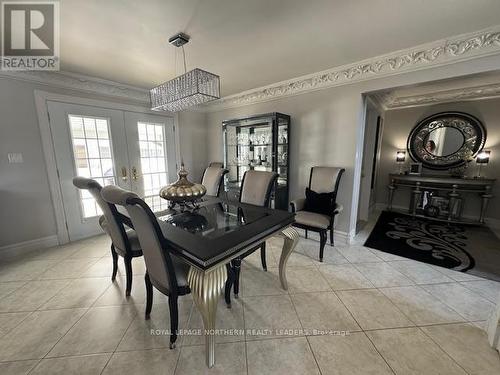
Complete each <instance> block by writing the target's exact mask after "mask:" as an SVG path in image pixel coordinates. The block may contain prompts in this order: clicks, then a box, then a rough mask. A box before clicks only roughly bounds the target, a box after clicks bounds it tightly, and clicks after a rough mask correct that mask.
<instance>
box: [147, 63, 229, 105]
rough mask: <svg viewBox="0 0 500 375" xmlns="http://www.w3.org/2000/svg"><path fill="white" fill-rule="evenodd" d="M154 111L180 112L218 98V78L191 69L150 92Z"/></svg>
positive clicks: (203, 71) (211, 74)
mask: <svg viewBox="0 0 500 375" xmlns="http://www.w3.org/2000/svg"><path fill="white" fill-rule="evenodd" d="M150 95H151V109H152V110H154V111H170V112H177V111H182V110H183V109H186V108H188V107H191V106H195V105H197V104H201V103H205V102H209V101H211V100H215V99H219V98H220V79H219V76H218V75H216V74H213V73H209V72H207V71H205V70H201V69H193V70H191V71H189V72H187V73H185V74H183V75H181V76H179V77H176V78H174V79H172V80H170V81H168V82H165V83H163V84H161V85H159V86H157V87H155V88H153V89H151V90H150Z"/></svg>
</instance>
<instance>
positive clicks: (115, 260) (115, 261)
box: [111, 244, 118, 281]
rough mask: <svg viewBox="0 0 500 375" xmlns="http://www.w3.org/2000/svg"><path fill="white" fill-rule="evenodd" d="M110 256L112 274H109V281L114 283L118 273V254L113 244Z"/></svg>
mask: <svg viewBox="0 0 500 375" xmlns="http://www.w3.org/2000/svg"><path fill="white" fill-rule="evenodd" d="M111 256H112V257H113V273H112V274H111V281H115V279H116V273H117V272H118V253H117V252H116V250H115V247H114V245H113V244H111Z"/></svg>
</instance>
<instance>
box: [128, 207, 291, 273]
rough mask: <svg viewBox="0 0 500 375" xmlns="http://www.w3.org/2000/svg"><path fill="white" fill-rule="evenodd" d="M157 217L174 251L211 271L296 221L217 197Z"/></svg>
mask: <svg viewBox="0 0 500 375" xmlns="http://www.w3.org/2000/svg"><path fill="white" fill-rule="evenodd" d="M120 213H121V214H122V216H124V217H123V219H124V223H125V224H127V225H128V226H131V222H130V219H129V218H128V214H127V213H126V211H125V210H122V209H120ZM156 216H157V218H158V223H159V225H160V228H161V231H162V233H163V236H164V237H165V239H166V242H167V243H168V245H169V246H171V251H172V252H173V253H175V254H176V255H178V256H180V257H182V258H184V259H186V260H187V261H188V262H189V263H191V264H192V265H194V266H196V267H198V268H201V269H209V268H211V267H212V266H214V265H217V264H220V263H221V262H224V261H225V260H226V259H228V258H229V259H230V258H231V257H232V256H234V255H235V254H237V253H239V252H241V251H243V250H246V249H249V248H251V247H252V246H257V245H258V244H259V243H261V242H262V241H263V240H264V239H265V238H267V237H269V236H271V235H272V234H274V233H278V232H280V231H281V230H283V229H284V228H286V227H287V226H289V225H290V224H292V223H293V222H294V216H295V215H294V214H292V213H289V212H286V211H282V210H274V209H270V208H264V207H258V206H253V205H247V204H243V203H238V202H224V201H222V200H220V199H215V198H214V199H211V200H205V201H203V202H202V203H201V204H200V207H199V208H198V209H196V210H189V211H184V212H181V211H180V210H178V209H177V210H165V211H161V212H157V213H156ZM226 262H227V261H226Z"/></svg>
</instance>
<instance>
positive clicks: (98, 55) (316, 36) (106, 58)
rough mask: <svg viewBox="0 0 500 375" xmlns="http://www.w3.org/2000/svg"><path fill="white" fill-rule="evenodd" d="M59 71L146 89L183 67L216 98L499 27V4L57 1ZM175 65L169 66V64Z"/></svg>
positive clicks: (444, 0) (450, 0)
mask: <svg viewBox="0 0 500 375" xmlns="http://www.w3.org/2000/svg"><path fill="white" fill-rule="evenodd" d="M60 4H61V70H64V71H68V72H74V73H80V74H85V75H90V76H94V77H98V78H104V79H108V80H112V81H117V82H121V83H125V84H129V85H133V86H137V87H143V88H150V87H153V86H155V85H157V84H160V83H162V82H164V81H167V80H169V79H171V78H173V77H175V76H176V75H179V74H182V73H183V67H182V60H181V59H182V54H181V53H180V50H179V49H177V48H175V47H173V46H170V45H169V44H168V38H169V37H170V36H171V35H173V34H175V33H177V32H179V31H183V32H185V33H187V34H189V35H190V36H191V38H192V40H191V42H190V43H189V44H188V45H187V46H185V51H186V57H187V67H188V70H190V69H192V68H195V67H198V68H202V69H206V70H208V71H210V72H213V73H216V74H219V75H220V76H221V86H222V87H221V88H222V95H223V96H227V95H231V94H234V93H238V92H241V91H244V90H248V89H252V88H256V87H260V86H264V85H268V84H271V83H274V82H279V81H283V80H287V79H291V78H294V77H298V76H301V75H305V74H309V73H313V72H317V71H321V70H325V69H328V68H332V67H336V66H340V65H343V64H347V63H352V62H355V61H359V60H363V59H366V58H369V57H373V56H377V55H381V54H385V53H388V52H392V51H396V50H398V49H404V48H409V47H412V46H415V45H418V44H422V43H426V42H431V41H434V40H438V39H442V38H446V37H450V36H453V35H457V34H461V33H467V32H472V31H476V30H480V29H483V28H486V27H489V26H493V25H495V24H498V23H499V19H498V14H500V1H498V0H474V1H470V0H439V1H436V0H356V1H353V0H309V1H305V0H205V1H202V0H182V1H181V0H143V1H138V0H106V1H102V0H85V1H82V0H61V1H60ZM176 62H177V63H176Z"/></svg>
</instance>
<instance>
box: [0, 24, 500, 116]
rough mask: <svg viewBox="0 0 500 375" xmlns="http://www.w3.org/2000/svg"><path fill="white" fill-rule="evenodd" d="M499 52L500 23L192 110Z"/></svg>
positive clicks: (67, 83)
mask: <svg viewBox="0 0 500 375" xmlns="http://www.w3.org/2000/svg"><path fill="white" fill-rule="evenodd" d="M496 54H500V25H496V26H494V27H491V28H488V29H484V30H481V31H477V32H473V33H468V34H462V35H459V36H455V37H451V38H447V39H441V40H438V41H435V42H431V43H427V44H422V45H419V46H416V47H412V48H409V49H405V50H400V51H396V52H392V53H389V54H386V55H381V56H377V57H373V58H370V59H367V60H363V61H359V62H356V63H353V64H348V65H343V66H340V67H336V68H332V69H328V70H324V71H321V72H317V73H313V74H309V75H305V76H301V77H297V78H294V79H291V80H287V81H282V82H278V83H275V84H272V85H268V86H264V87H260V88H256V89H252V90H248V91H244V92H241V93H239V94H235V95H231V96H227V97H224V98H221V99H219V100H215V101H213V102H210V103H208V104H205V105H200V106H198V107H196V108H193V109H192V110H195V111H201V112H214V111H219V110H223V109H226V108H233V107H240V106H245V105H250V104H255V103H260V102H266V101H271V100H276V99H279V98H283V97H287V96H294V95H299V94H304V93H307V92H312V91H316V90H322V89H327V88H331V87H335V86H341V85H348V84H353V83H356V82H361V81H366V80H371V79H376V78H380V77H385V76H390V75H395V74H401V73H405V72H410V71H416V70H420V69H427V68H432V67H436V66H440V65H446V64H452V63H456V62H459V61H465V60H469V59H473V58H477V57H482V56H488V55H496ZM0 77H6V78H11V79H17V80H22V81H28V82H34V83H37V84H42V85H48V86H52V87H60V88H64V89H69V90H75V91H80V92H86V93H91V94H98V95H101V96H106V97H114V98H121V99H128V100H131V101H134V102H138V103H141V104H146V103H149V102H150V97H149V90H147V89H143V88H139V87H134V86H130V85H125V84H122V83H118V82H114V81H109V80H105V79H100V78H95V77H91V76H86V75H82V74H76V73H70V72H64V71H60V72H45V71H15V72H13V71H0ZM471 95H472V94H471ZM384 100H385V99H384Z"/></svg>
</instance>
